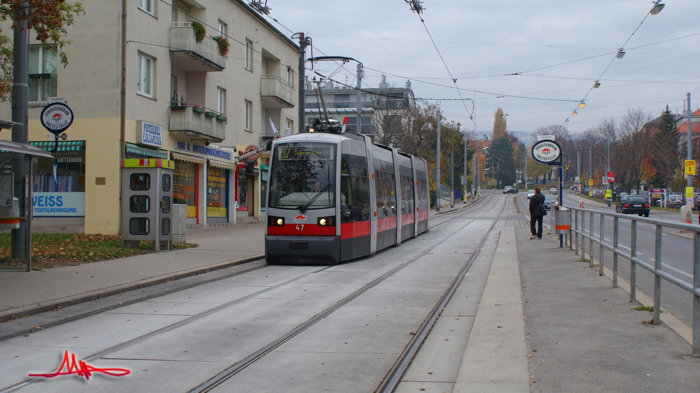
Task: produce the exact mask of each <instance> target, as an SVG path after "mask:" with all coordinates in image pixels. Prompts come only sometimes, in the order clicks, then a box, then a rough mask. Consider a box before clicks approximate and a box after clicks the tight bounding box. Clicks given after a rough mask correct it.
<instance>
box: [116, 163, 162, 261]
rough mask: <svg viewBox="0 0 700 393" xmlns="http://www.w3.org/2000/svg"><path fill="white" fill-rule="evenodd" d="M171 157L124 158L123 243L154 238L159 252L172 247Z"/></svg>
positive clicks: (134, 244)
mask: <svg viewBox="0 0 700 393" xmlns="http://www.w3.org/2000/svg"><path fill="white" fill-rule="evenodd" d="M173 167H174V164H173V162H172V161H170V160H163V159H123V160H122V214H121V216H122V225H121V227H122V247H127V248H137V247H138V246H139V243H140V242H141V241H152V242H153V248H154V249H155V251H156V252H158V251H160V250H162V249H165V250H170V247H171V244H172V233H171V222H172V214H173V213H172V210H173Z"/></svg>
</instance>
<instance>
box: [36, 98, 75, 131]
mask: <svg viewBox="0 0 700 393" xmlns="http://www.w3.org/2000/svg"><path fill="white" fill-rule="evenodd" d="M39 118H40V119H41V125H43V126H44V128H46V129H47V130H48V131H49V132H50V133H52V134H54V135H55V136H57V137H58V136H59V135H61V133H63V131H65V130H67V129H68V127H70V125H71V124H73V111H72V110H71V109H70V107H69V106H68V105H66V104H63V103H60V102H54V103H52V104H49V105H46V106H45V107H44V109H43V110H42V111H41V116H39Z"/></svg>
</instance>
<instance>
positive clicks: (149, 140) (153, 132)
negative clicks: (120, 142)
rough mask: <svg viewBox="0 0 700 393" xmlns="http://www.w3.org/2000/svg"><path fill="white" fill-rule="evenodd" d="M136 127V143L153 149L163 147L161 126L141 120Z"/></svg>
mask: <svg viewBox="0 0 700 393" xmlns="http://www.w3.org/2000/svg"><path fill="white" fill-rule="evenodd" d="M137 126H138V129H137V132H136V134H137V135H136V138H137V141H136V142H137V143H140V144H142V145H149V146H154V147H163V126H159V125H158V124H153V123H149V122H147V121H143V120H139V121H138V122H137Z"/></svg>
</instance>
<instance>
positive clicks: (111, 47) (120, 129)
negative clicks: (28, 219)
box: [0, 0, 299, 234]
mask: <svg viewBox="0 0 700 393" xmlns="http://www.w3.org/2000/svg"><path fill="white" fill-rule="evenodd" d="M83 3H84V9H85V14H84V15H80V16H78V17H77V18H76V22H75V24H74V25H73V26H70V27H69V28H68V36H67V37H66V38H67V39H68V40H70V41H72V44H71V45H69V46H68V47H66V48H65V51H66V52H67V55H68V59H69V64H68V66H67V67H65V68H64V67H63V66H61V65H60V64H59V62H58V59H57V54H56V48H55V47H51V46H48V47H47V46H42V45H40V44H39V43H37V42H36V41H34V40H33V37H31V34H30V51H29V74H30V76H29V78H30V79H29V85H30V94H29V96H30V98H29V100H30V103H29V135H28V137H29V141H30V144H33V145H38V146H41V147H44V148H45V149H51V148H53V145H54V137H53V135H50V138H49V137H48V136H47V134H48V132H47V131H46V130H45V129H44V128H43V127H42V125H41V123H40V120H39V117H40V113H41V111H42V109H43V108H44V107H45V106H46V105H47V104H49V103H51V102H53V101H59V102H61V101H62V102H65V103H67V105H68V106H69V107H70V108H71V109H72V111H73V113H74V121H73V123H72V125H71V126H70V128H69V129H68V130H67V131H66V132H65V134H66V135H67V139H66V140H61V141H60V142H59V147H58V151H57V152H55V154H54V156H55V157H56V159H55V161H54V160H51V159H44V158H38V159H35V162H34V173H33V178H34V181H33V183H34V187H33V192H34V196H35V198H34V217H35V218H34V221H33V224H32V225H33V228H34V230H37V231H51V232H75V233H83V232H84V233H103V234H118V233H120V230H121V223H120V205H121V204H120V199H121V197H122V190H121V160H122V159H124V158H142V159H169V160H172V161H173V162H174V168H175V169H174V173H173V191H174V194H173V202H174V203H175V204H183V205H186V206H187V225H188V226H189V227H201V226H210V225H219V224H232V223H235V222H236V216H237V211H238V217H239V219H240V218H241V217H242V218H246V219H248V217H250V219H252V220H259V219H260V217H261V209H262V205H263V204H264V194H263V190H264V188H265V182H266V175H267V172H266V168H267V164H268V158H267V157H265V154H264V153H263V154H262V155H261V156H260V157H259V158H257V160H255V161H254V163H253V164H252V165H246V161H245V160H239V159H238V158H239V157H240V156H241V154H243V152H245V151H246V149H248V150H250V148H251V147H258V146H261V145H263V144H264V142H265V141H267V140H269V139H270V138H271V137H275V136H277V135H279V134H275V133H273V124H274V127H275V128H276V129H278V130H281V132H282V133H284V132H285V130H286V129H289V130H290V131H291V132H294V129H295V127H294V125H295V124H298V123H297V122H298V121H299V120H298V111H297V110H296V109H294V108H295V105H296V101H297V97H298V93H297V90H296V86H295V81H298V58H299V47H298V45H296V44H295V43H294V41H292V40H291V39H290V38H288V37H286V36H285V35H284V34H283V33H281V32H280V31H278V30H277V29H276V28H275V27H274V26H273V25H272V24H270V23H269V22H267V20H266V19H265V18H263V17H262V16H261V15H259V14H258V13H257V12H256V11H254V10H253V9H251V8H250V7H249V6H248V5H247V3H246V2H244V1H239V0H169V1H159V0H120V1H98V0H86V1H84V2H83ZM3 30H4V31H5V32H7V31H10V29H9V23H6V24H5V25H4V26H3ZM202 30H204V35H203V37H202V36H201V32H202ZM197 33H199V34H200V36H199V37H198V36H197ZM10 36H11V34H10ZM219 37H221V38H219ZM226 43H227V44H228V45H226ZM10 118H11V104H10V103H9V102H4V103H1V104H0V119H10ZM10 137H11V133H10V132H7V131H6V132H3V133H2V134H0V138H2V139H10ZM0 155H1V153H0ZM2 161H3V160H2V157H0V162H2ZM8 165H10V164H5V168H4V170H6V171H7V170H11V168H8V167H7V166H8ZM59 197H60V200H61V204H62V208H61V209H50V208H47V206H41V204H42V203H44V202H42V201H51V200H53V201H56V200H59ZM37 205H39V206H37Z"/></svg>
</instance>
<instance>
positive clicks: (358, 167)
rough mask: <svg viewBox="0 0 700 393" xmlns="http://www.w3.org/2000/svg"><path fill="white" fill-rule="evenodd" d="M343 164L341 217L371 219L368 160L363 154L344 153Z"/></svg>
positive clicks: (352, 219) (347, 219) (341, 174)
mask: <svg viewBox="0 0 700 393" xmlns="http://www.w3.org/2000/svg"><path fill="white" fill-rule="evenodd" d="M341 165H342V167H341V171H340V176H341V180H340V193H341V194H340V204H341V212H340V215H341V219H342V221H344V222H357V221H367V220H369V182H368V180H367V169H366V166H367V160H366V159H365V158H364V157H362V156H354V155H350V154H343V162H342V164H341Z"/></svg>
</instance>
